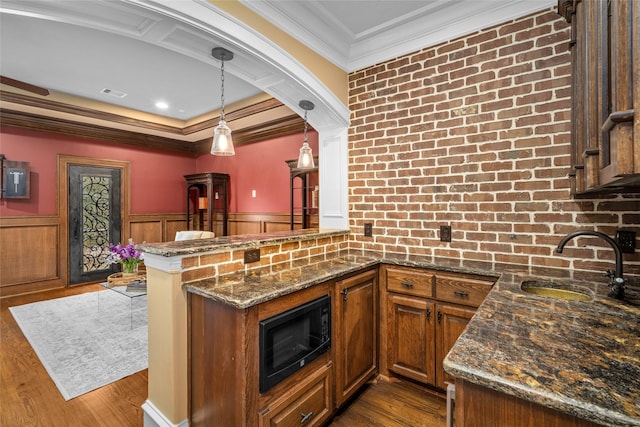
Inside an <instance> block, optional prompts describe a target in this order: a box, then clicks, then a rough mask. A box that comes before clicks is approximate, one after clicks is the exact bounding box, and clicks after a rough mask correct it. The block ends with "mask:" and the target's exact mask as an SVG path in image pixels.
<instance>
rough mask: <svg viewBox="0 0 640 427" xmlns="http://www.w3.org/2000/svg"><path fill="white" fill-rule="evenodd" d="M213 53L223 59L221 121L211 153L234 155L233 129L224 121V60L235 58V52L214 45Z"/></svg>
mask: <svg viewBox="0 0 640 427" xmlns="http://www.w3.org/2000/svg"><path fill="white" fill-rule="evenodd" d="M211 55H213V57H214V58H216V59H219V60H220V61H221V65H220V81H221V86H222V90H221V94H220V103H221V104H222V106H221V107H220V123H218V126H217V127H216V129H215V130H214V132H213V143H212V144H211V154H213V155H214V156H233V155H234V154H236V152H235V150H234V148H233V139H232V138H231V129H229V126H227V122H225V121H224V61H230V60H232V59H233V52H231V51H229V50H227V49H225V48H223V47H214V48H213V50H211Z"/></svg>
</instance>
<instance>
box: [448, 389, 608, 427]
mask: <svg viewBox="0 0 640 427" xmlns="http://www.w3.org/2000/svg"><path fill="white" fill-rule="evenodd" d="M453 419H454V426H455V427H486V426H491V427H513V426H546V427H551V426H554V427H596V426H601V424H595V423H592V422H591V421H587V420H584V419H581V418H577V417H575V416H573V415H569V414H566V413H563V412H559V411H557V410H555V409H551V408H547V407H545V406H542V405H539V404H536V403H533V402H530V401H528V400H524V399H521V398H518V397H516V396H511V395H508V394H506V393H501V392H499V391H495V390H491V389H488V388H486V387H482V386H479V385H477V384H473V383H470V382H468V381H464V380H461V379H456V403H455V409H454V416H453Z"/></svg>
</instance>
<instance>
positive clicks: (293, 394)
mask: <svg viewBox="0 0 640 427" xmlns="http://www.w3.org/2000/svg"><path fill="white" fill-rule="evenodd" d="M377 279H378V269H377V268H373V269H369V270H364V271H362V272H360V273H357V274H353V275H350V276H345V277H344V279H342V280H339V281H337V282H335V281H328V282H325V283H320V284H317V285H314V286H311V287H309V288H307V289H303V290H300V291H298V292H294V293H292V294H288V295H285V296H281V297H279V298H276V299H274V300H271V301H267V302H264V303H262V304H258V305H255V306H252V307H249V308H245V309H239V308H234V307H232V306H230V305H227V304H225V303H223V302H220V301H215V300H213V299H210V298H206V297H203V296H201V295H197V294H193V293H189V294H188V325H189V338H188V345H189V385H188V387H189V399H188V402H189V425H190V426H193V427H197V426H206V427H216V426H221V427H248V426H254V427H255V426H259V427H267V426H269V427H276V426H278V427H280V426H293V425H296V426H297V425H302V426H319V425H322V424H324V423H325V422H326V421H327V420H328V419H329V418H330V417H331V416H332V415H333V413H334V410H335V408H336V407H337V406H338V405H340V404H342V403H343V402H344V401H345V400H346V399H348V398H349V397H350V396H352V395H353V394H354V393H355V392H356V391H358V389H359V388H360V387H361V386H362V385H364V384H365V382H366V381H368V380H369V379H370V378H371V377H372V376H374V375H375V374H376V373H377V369H378V341H377V335H378V309H377V304H378V286H377V284H378V280H377ZM325 295H330V296H331V300H332V305H331V310H332V325H331V333H332V335H331V350H330V351H327V352H325V353H323V354H321V355H320V356H319V357H318V358H317V359H315V360H313V361H311V362H309V363H308V364H305V365H304V367H302V368H301V369H300V370H298V371H296V372H295V373H293V374H291V376H289V377H287V378H285V379H284V380H282V382H280V383H278V384H276V385H274V386H273V387H271V388H269V389H268V390H266V391H265V392H263V393H260V385H259V382H260V380H259V374H260V363H259V352H260V350H259V342H260V340H259V322H260V321H262V320H265V319H269V318H271V317H273V316H276V315H278V314H280V313H283V312H285V311H287V310H290V309H292V308H295V307H299V306H301V305H303V304H305V303H307V302H309V301H313V300H316V299H318V298H320V297H323V296H325Z"/></svg>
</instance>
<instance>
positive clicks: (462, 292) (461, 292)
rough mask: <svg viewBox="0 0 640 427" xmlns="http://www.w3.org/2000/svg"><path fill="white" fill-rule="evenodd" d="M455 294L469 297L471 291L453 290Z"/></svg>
mask: <svg viewBox="0 0 640 427" xmlns="http://www.w3.org/2000/svg"><path fill="white" fill-rule="evenodd" d="M453 293H454V295H457V296H459V297H468V296H469V293H468V292H465V291H453Z"/></svg>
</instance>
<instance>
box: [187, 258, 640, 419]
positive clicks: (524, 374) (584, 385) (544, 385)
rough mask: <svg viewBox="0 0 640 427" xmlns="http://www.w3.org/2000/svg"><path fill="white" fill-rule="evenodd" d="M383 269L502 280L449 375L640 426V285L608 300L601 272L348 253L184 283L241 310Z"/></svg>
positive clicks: (460, 345)
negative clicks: (548, 289)
mask: <svg viewBox="0 0 640 427" xmlns="http://www.w3.org/2000/svg"><path fill="white" fill-rule="evenodd" d="M379 263H385V264H394V265H404V266H413V267H421V268H431V269H436V270H443V271H452V272H460V273H471V274H481V275H490V276H494V277H499V279H498V281H497V283H496V285H495V286H494V287H493V289H492V290H491V292H490V293H489V295H488V296H487V298H486V299H485V301H484V302H483V304H482V305H481V306H480V308H479V309H478V312H477V314H476V315H475V316H474V317H473V319H472V320H471V321H470V323H469V325H468V327H467V329H466V330H465V332H464V333H463V334H462V335H461V337H460V338H459V339H458V341H457V342H456V345H455V346H454V347H453V349H452V350H451V352H450V353H449V355H448V356H447V358H446V359H445V369H446V370H447V372H449V373H450V374H452V375H454V376H456V377H459V378H463V379H465V380H468V381H470V382H473V383H476V384H479V385H482V386H486V387H488V388H491V389H494V390H498V391H502V392H504V393H507V394H511V395H515V396H518V397H521V398H524V399H526V400H529V401H533V402H536V403H539V404H541V405H543V406H547V407H551V408H555V409H558V410H560V411H562V412H566V413H570V414H574V415H576V416H578V417H581V418H585V419H589V420H591V421H595V422H598V423H601V424H603V425H609V426H640V397H639V396H640V326H639V321H640V286H638V285H640V281H638V280H637V279H638V278H635V279H636V282H632V283H631V286H630V287H628V292H627V293H628V295H629V296H630V297H631V298H632V299H633V300H634V301H633V303H629V302H622V301H617V300H612V299H610V298H608V297H606V292H607V291H608V286H607V282H606V279H605V278H604V277H603V276H602V275H601V274H591V273H584V272H576V273H575V274H574V273H573V272H572V271H570V270H567V269H549V268H534V267H526V266H517V265H509V264H497V263H488V262H483V261H465V260H459V259H446V258H434V257H429V256H411V255H389V254H386V255H384V256H383V255H381V254H378V253H367V252H360V251H354V250H350V251H347V252H344V253H340V254H338V256H337V257H336V258H335V259H332V260H326V261H321V262H313V263H309V262H308V261H299V262H296V263H293V264H286V265H282V266H269V267H264V268H262V269H258V270H254V271H251V272H249V273H246V274H245V273H237V274H230V275H226V276H222V277H218V278H216V279H207V280H202V281H199V282H193V283H188V284H185V285H184V287H185V288H186V289H187V290H188V291H189V292H192V293H196V294H199V295H202V296H205V297H207V298H212V299H214V300H217V301H221V302H224V303H226V304H229V305H232V306H234V307H237V308H247V307H250V306H252V305H255V304H259V303H261V302H264V301H267V300H270V299H273V298H277V297H279V296H282V295H286V294H288V293H291V292H295V291H297V290H300V289H304V288H307V287H309V286H313V285H315V284H318V283H322V282H325V281H327V280H330V279H333V278H337V277H340V276H343V275H345V274H349V273H352V272H356V271H358V270H360V269H362V268H366V267H370V266H375V265H378V264H379ZM523 280H542V281H549V282H553V283H556V284H559V285H563V286H578V287H579V288H581V289H585V290H586V292H587V293H589V294H590V295H592V296H593V297H594V299H593V301H587V302H579V301H565V300H555V299H549V298H545V297H539V296H535V295H531V294H528V293H525V292H524V291H522V290H521V289H520V284H521V282H522V281H523Z"/></svg>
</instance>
